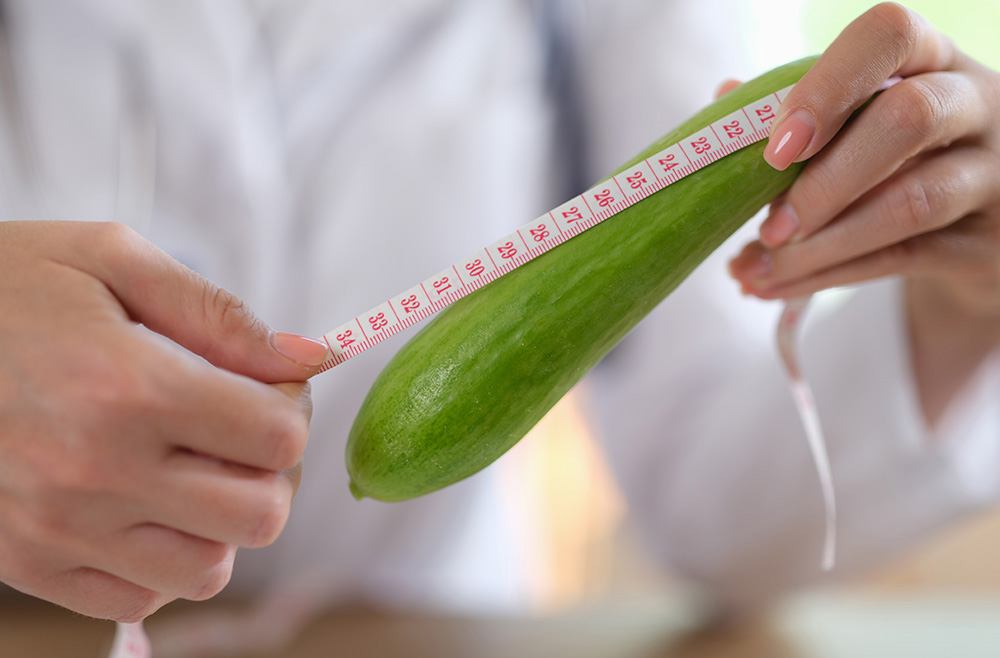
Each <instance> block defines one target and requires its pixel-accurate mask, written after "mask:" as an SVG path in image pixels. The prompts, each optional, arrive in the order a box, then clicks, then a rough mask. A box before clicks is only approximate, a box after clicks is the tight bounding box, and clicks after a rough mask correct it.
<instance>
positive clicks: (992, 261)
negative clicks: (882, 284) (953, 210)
mask: <svg viewBox="0 0 1000 658" xmlns="http://www.w3.org/2000/svg"><path fill="white" fill-rule="evenodd" d="M996 233H997V231H996V225H995V222H993V221H990V222H980V221H978V220H977V218H972V217H970V218H964V219H962V220H961V221H959V222H957V223H956V224H954V225H952V226H950V227H948V228H946V229H943V230H940V231H934V232H932V233H927V234H924V235H918V236H917V237H914V238H910V239H909V240H905V241H903V242H898V243H896V244H894V245H891V246H889V247H885V248H884V249H880V250H878V251H875V252H873V253H871V254H867V255H865V256H861V257H860V258H856V259H854V260H852V261H849V262H847V263H843V264H841V265H837V266H834V267H832V268H829V269H827V270H823V271H821V272H817V273H816V274H813V275H812V276H809V277H806V278H804V279H801V280H798V281H794V282H790V283H786V284H781V285H778V286H775V287H770V288H759V287H755V286H754V285H753V284H744V292H745V293H748V294H753V295H756V296H757V297H760V298H761V299H791V298H793V297H798V296H800V295H807V294H812V293H815V292H819V291H820V290H826V289H828V288H836V287H840V286H848V285H853V284H857V283H863V282H866V281H873V280H875V279H880V278H883V277H887V276H895V275H902V276H910V277H916V276H939V277H940V276H966V275H969V276H975V275H977V274H978V273H980V272H988V271H992V276H993V281H994V283H995V281H996V277H997V274H998V271H997V270H998V267H997V263H998V255H997V254H998V253H1000V240H996V239H994V238H990V235H991V234H994V235H995V234H996ZM990 240H993V241H992V242H990Z"/></svg>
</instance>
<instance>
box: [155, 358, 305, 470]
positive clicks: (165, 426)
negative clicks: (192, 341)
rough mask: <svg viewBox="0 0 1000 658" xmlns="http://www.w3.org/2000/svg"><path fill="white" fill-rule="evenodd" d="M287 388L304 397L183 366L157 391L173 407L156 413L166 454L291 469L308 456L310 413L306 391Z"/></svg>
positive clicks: (178, 365)
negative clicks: (179, 451)
mask: <svg viewBox="0 0 1000 658" xmlns="http://www.w3.org/2000/svg"><path fill="white" fill-rule="evenodd" d="M158 348H159V350H161V351H163V350H166V351H169V348H166V347H164V346H158ZM164 361H166V359H164ZM289 387H290V388H289V389H288V390H291V389H294V388H300V389H301V391H302V393H301V394H300V396H299V397H298V398H296V399H292V398H290V397H289V395H288V394H286V393H285V392H283V391H282V390H279V389H277V388H274V387H273V386H269V385H266V384H261V383H260V382H256V381H254V380H252V379H249V378H246V377H242V376H240V375H235V374H233V373H230V372H227V371H224V370H219V369H217V368H213V367H212V366H209V365H207V364H204V363H202V362H198V361H194V360H190V359H188V360H183V361H181V362H178V363H175V364H174V365H173V366H172V368H171V369H168V371H167V372H165V373H163V376H162V381H161V383H160V384H159V386H158V387H157V390H159V391H161V397H162V399H164V400H169V401H170V404H169V405H160V408H158V409H156V413H157V414H158V415H157V416H156V418H157V420H158V428H157V430H158V431H159V432H160V433H161V434H162V435H163V439H164V442H165V444H166V445H165V449H166V450H167V451H168V452H170V451H172V450H173V449H174V448H177V447H180V448H185V449H188V450H191V451H195V452H198V453H201V454H204V455H209V456H212V457H216V458H219V459H223V460H228V461H232V462H235V463H237V464H242V465H244V466H249V467H254V468H259V469H265V470H270V471H280V470H284V469H287V468H291V467H293V466H295V464H297V463H298V462H299V460H301V459H302V455H303V453H304V452H305V448H306V443H307V441H308V437H309V415H310V409H309V403H308V399H309V398H308V394H307V392H308V389H307V388H303V385H302V384H301V383H299V384H291V385H289Z"/></svg>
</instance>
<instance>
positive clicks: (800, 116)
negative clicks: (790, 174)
mask: <svg viewBox="0 0 1000 658" xmlns="http://www.w3.org/2000/svg"><path fill="white" fill-rule="evenodd" d="M815 133H816V124H815V123H814V122H813V120H812V117H811V116H809V115H808V114H807V113H806V112H804V111H802V110H796V111H795V112H792V113H791V114H789V115H788V116H787V117H786V118H785V120H784V121H782V122H781V125H779V126H778V127H777V129H776V130H775V131H774V132H772V133H771V137H770V139H768V141H767V147H766V148H765V149H764V159H765V160H766V161H767V163H768V164H769V165H771V166H772V167H774V168H775V169H777V170H779V171H784V170H785V169H787V168H788V165H790V164H792V163H793V162H794V161H795V158H797V157H799V156H800V155H801V154H802V152H803V151H804V150H805V148H806V146H808V145H809V142H810V141H812V138H813V135H814V134H815Z"/></svg>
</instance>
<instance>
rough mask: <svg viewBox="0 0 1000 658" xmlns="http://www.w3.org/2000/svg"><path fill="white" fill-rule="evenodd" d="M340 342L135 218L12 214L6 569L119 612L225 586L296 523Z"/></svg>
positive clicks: (0, 341) (7, 249)
mask: <svg viewBox="0 0 1000 658" xmlns="http://www.w3.org/2000/svg"><path fill="white" fill-rule="evenodd" d="M154 332H155V333H154ZM156 334H161V336H157V335H156ZM163 336H166V337H167V338H170V339H171V340H172V341H174V342H175V343H177V344H178V345H180V346H181V347H183V348H186V350H183V349H178V347H177V345H172V344H170V343H169V342H168V341H165V340H163ZM279 347H280V348H282V353H279V352H278V351H277V349H276V348H279ZM192 353H193V354H192ZM283 353H284V354H289V355H291V356H292V357H293V358H287V357H286V356H283ZM195 355H197V356H200V357H202V358H197V356H195ZM324 355H325V347H324V346H322V344H319V343H316V342H315V341H311V340H310V339H306V338H302V337H296V336H289V335H286V334H272V333H271V332H270V330H269V329H268V328H267V327H266V326H265V325H264V324H263V323H262V322H261V321H259V320H258V319H257V318H256V317H255V316H254V315H253V314H252V313H251V312H250V311H249V310H248V309H247V308H246V307H245V305H244V304H243V303H242V302H240V300H239V299H237V298H236V297H234V296H233V295H231V294H229V293H227V292H225V291H223V290H221V289H219V288H217V287H216V286H214V285H212V284H211V283H209V282H208V281H206V280H204V279H203V278H201V277H200V276H198V275H197V274H195V273H193V272H191V271H190V270H188V269H187V268H185V267H183V266H182V265H180V264H179V263H177V262H176V261H174V260H172V259H170V258H169V257H168V256H167V255H166V254H164V253H163V252H162V251H160V250H158V249H157V248H156V247H154V246H153V245H151V244H150V243H149V242H147V241H145V240H143V239H142V238H141V237H139V236H138V235H137V234H135V233H134V232H132V231H131V230H129V229H127V228H125V227H123V226H121V225H118V224H107V223H104V224H100V223H90V222H0V581H2V582H5V583H7V584H8V585H10V586H12V587H14V588H15V589H18V590H20V591H22V592H25V593H27V594H30V595H33V596H36V597H39V598H42V599H45V600H48V601H50V602H53V603H56V604H59V605H62V606H65V607H67V608H69V609H71V610H74V611H76V612H79V613H82V614H85V615H89V616H93V617H99V618H104V619H113V620H117V621H138V620H140V619H142V618H144V617H146V616H147V615H149V614H151V613H152V612H153V611H155V610H156V609H158V608H159V607H161V606H162V605H164V604H166V603H167V602H169V601H171V600H173V599H176V598H185V599H191V600H202V599H206V598H209V597H211V596H213V595H215V594H216V593H218V592H219V591H220V590H221V589H222V588H223V587H224V586H225V585H226V583H227V582H228V580H229V577H230V575H231V571H232V566H233V559H234V555H235V552H236V547H241V546H244V547H258V546H264V545H267V544H269V543H271V542H273V541H274V540H275V539H276V538H277V537H278V535H279V533H280V532H281V530H282V529H283V527H284V524H285V522H286V520H287V518H288V514H289V507H290V504H291V500H292V498H293V496H294V494H295V491H296V489H297V486H298V479H299V474H300V471H299V468H300V461H301V459H302V455H303V451H304V450H305V446H306V441H307V437H308V427H309V418H310V414H311V403H310V401H309V390H308V384H306V383H304V382H306V380H307V379H308V378H309V377H310V376H312V375H314V374H316V372H317V371H318V368H317V367H316V365H318V363H319V362H321V360H322V358H323V356H324ZM293 359H297V360H293ZM206 361H207V362H206Z"/></svg>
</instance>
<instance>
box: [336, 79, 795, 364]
mask: <svg viewBox="0 0 1000 658" xmlns="http://www.w3.org/2000/svg"><path fill="white" fill-rule="evenodd" d="M791 89H792V86H788V87H785V88H784V89H782V90H780V91H778V92H775V93H773V94H770V95H768V96H765V97H764V98H761V99H759V100H757V101H755V102H753V103H750V104H749V105H746V106H745V107H743V108H741V109H739V110H737V111H735V112H733V113H731V114H729V115H727V116H725V117H723V118H721V119H719V120H718V121H716V122H714V123H712V124H710V125H709V126H706V127H705V128H703V129H701V130H699V131H697V132H695V133H694V134H692V135H690V136H688V137H686V138H685V139H682V140H680V141H679V142H677V143H676V144H673V145H671V146H668V147H667V148H665V149H663V150H662V151H660V152H659V153H657V154H655V155H653V156H651V157H649V158H647V159H646V160H644V161H643V162H640V163H638V164H637V165H636V166H634V167H630V168H629V169H628V170H626V171H623V172H622V173H620V174H618V175H617V176H614V177H612V178H609V179H608V180H606V181H604V182H602V183H599V184H598V185H595V186H594V187H592V188H590V189H589V190H587V191H586V192H584V193H582V194H580V195H578V196H575V197H573V198H572V199H570V200H569V201H567V202H566V203H563V204H562V205H560V206H559V207H557V208H555V209H553V210H551V211H550V212H547V213H545V214H544V215H541V216H540V217H537V218H535V219H534V220H532V221H530V222H528V223H527V224H525V225H524V226H521V227H520V228H518V229H516V230H515V231H514V232H512V233H510V234H508V235H505V236H504V237H502V238H500V239H499V240H497V241H496V242H494V243H493V244H490V245H488V246H486V247H484V248H483V249H480V250H479V251H477V252H476V253H474V254H472V255H471V256H469V257H468V258H466V259H464V260H461V261H459V262H457V263H455V264H454V265H452V266H451V267H448V268H446V269H444V270H441V271H440V272H438V273H437V274H435V275H434V276H432V277H430V278H428V279H426V280H424V281H421V282H420V283H418V284H417V285H415V286H413V287H412V288H409V289H407V290H405V291H403V292H401V293H399V294H398V295H396V296H395V297H392V298H391V299H388V300H386V301H385V302H383V303H381V304H379V305H378V306H376V307H375V308H372V309H369V310H368V311H367V312H365V313H362V314H361V315H358V316H357V317H355V318H353V319H351V320H349V321H347V322H345V323H344V324H342V325H340V326H339V327H337V328H336V329H334V330H333V331H330V332H329V333H327V334H326V335H325V336H323V339H324V340H325V341H326V344H327V345H328V346H329V348H330V356H329V358H327V360H326V361H325V362H324V363H323V365H322V367H321V369H320V372H323V371H325V370H329V369H330V368H332V367H334V366H336V365H339V364H341V363H343V362H344V361H346V360H348V359H350V358H351V357H353V356H357V355H358V354H361V353H362V352H364V351H365V350H367V349H368V348H370V347H372V346H374V345H377V344H378V343H380V342H382V341H383V340H385V339H386V338H389V337H390V336H393V335H395V334H397V333H399V332H400V331H402V330H404V329H406V328H408V327H410V326H412V325H414V324H416V323H418V322H420V321H421V320H424V319H426V318H427V317H429V316H430V315H433V314H434V313H436V312H438V311H440V310H441V309H443V308H445V307H447V306H449V305H450V304H453V303H454V302H456V301H458V300H459V299H461V298H462V297H465V296H466V295H468V294H469V293H471V292H473V291H475V290H478V289H479V288H482V287H483V286H485V285H486V284H487V283H490V282H492V281H495V280H496V279H498V278H500V277H501V276H503V275H504V274H507V273H508V272H511V271H513V270H515V269H517V268H518V267H520V266H521V265H524V264H525V263H527V262H528V261H530V260H532V259H534V258H537V257H538V256H540V255H542V254H544V253H545V252H547V251H549V250H550V249H553V248H554V247H557V246H559V245H560V244H562V243H563V242H565V241H566V240H569V239H570V238H572V237H574V236H576V235H579V234H580V233H583V232H584V231H586V230H587V229H589V228H591V227H593V226H596V225H597V224H599V223H601V222H603V221H604V220H606V219H608V218H609V217H613V216H614V215H616V214H617V213H619V212H621V211H622V210H625V209H626V208H628V207H630V206H632V205H634V204H636V203H638V202H639V201H642V200H643V199H645V198H646V197H648V196H649V195H651V194H654V193H656V192H659V191H660V190H662V189H663V188H665V187H667V186H668V185H671V184H672V183H675V182H676V181H678V180H680V179H682V178H684V177H685V176H688V175H690V174H692V173H694V172H696V171H698V170H699V169H702V168H703V167H706V166H707V165H709V164H711V163H713V162H715V161H716V160H718V159H719V158H722V157H725V156H726V155H729V154H730V153H733V152H735V151H738V150H739V149H741V148H743V147H745V146H749V145H750V144H753V143H755V142H759V141H761V140H763V139H765V138H766V137H767V136H768V132H769V130H770V126H771V123H772V122H773V120H774V115H775V112H776V111H777V109H778V107H779V106H780V105H781V103H782V101H784V99H785V97H786V96H787V95H788V92H789V91H790V90H791Z"/></svg>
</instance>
